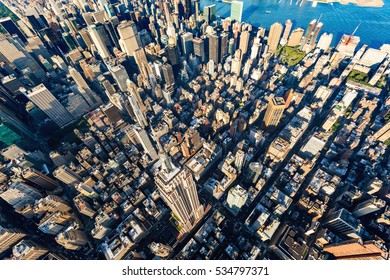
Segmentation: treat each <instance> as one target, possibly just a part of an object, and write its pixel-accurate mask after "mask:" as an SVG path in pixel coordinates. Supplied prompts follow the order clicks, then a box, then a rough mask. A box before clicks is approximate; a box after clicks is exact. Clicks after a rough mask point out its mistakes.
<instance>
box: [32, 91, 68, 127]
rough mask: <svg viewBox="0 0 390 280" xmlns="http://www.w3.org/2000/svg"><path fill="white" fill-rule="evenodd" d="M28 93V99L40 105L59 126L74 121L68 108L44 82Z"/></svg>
mask: <svg viewBox="0 0 390 280" xmlns="http://www.w3.org/2000/svg"><path fill="white" fill-rule="evenodd" d="M26 95H27V97H28V99H30V100H31V101H32V102H33V103H34V104H35V105H36V106H38V108H39V109H41V110H42V111H43V112H44V113H45V114H46V115H47V116H48V117H49V118H50V119H52V120H53V121H54V122H55V123H56V124H57V125H58V126H59V127H64V126H66V125H68V124H70V123H72V122H73V121H74V118H73V117H72V115H71V114H70V113H69V112H68V110H66V109H65V107H64V106H63V105H62V104H61V103H60V102H59V101H58V100H57V98H55V97H54V95H53V94H52V93H51V92H50V91H49V90H48V89H47V88H46V87H45V86H44V85H43V84H40V85H38V86H36V87H35V88H33V89H32V90H31V92H29V93H28V94H26Z"/></svg>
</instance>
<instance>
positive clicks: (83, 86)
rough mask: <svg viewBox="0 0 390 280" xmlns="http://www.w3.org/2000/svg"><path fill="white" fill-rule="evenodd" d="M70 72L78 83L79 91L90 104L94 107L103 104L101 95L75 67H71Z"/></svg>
mask: <svg viewBox="0 0 390 280" xmlns="http://www.w3.org/2000/svg"><path fill="white" fill-rule="evenodd" d="M69 74H70V75H71V76H72V78H73V80H74V81H75V83H76V84H77V88H78V93H79V94H80V95H81V96H82V97H83V98H84V99H85V101H86V102H87V103H88V105H89V106H90V107H92V108H94V107H96V106H97V105H99V104H101V103H102V101H101V99H100V97H99V96H97V95H96V93H95V92H94V91H92V89H91V88H90V87H89V85H88V84H87V82H86V81H85V80H84V78H83V76H82V75H81V74H80V72H79V71H77V70H76V69H75V68H73V67H69Z"/></svg>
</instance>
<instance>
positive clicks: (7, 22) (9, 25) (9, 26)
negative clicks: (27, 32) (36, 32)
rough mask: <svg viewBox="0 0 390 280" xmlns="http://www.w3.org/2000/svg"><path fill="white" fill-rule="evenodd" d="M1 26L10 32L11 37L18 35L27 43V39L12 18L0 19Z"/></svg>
mask: <svg viewBox="0 0 390 280" xmlns="http://www.w3.org/2000/svg"><path fill="white" fill-rule="evenodd" d="M0 24H1V26H2V27H3V28H4V29H5V30H6V31H7V32H8V34H9V35H11V36H14V35H17V36H18V37H19V39H20V40H22V41H23V42H24V43H27V39H26V37H25V36H24V35H23V33H22V32H21V31H20V30H19V28H18V27H17V26H16V24H15V23H14V22H13V21H12V20H11V18H10V17H6V18H2V19H0Z"/></svg>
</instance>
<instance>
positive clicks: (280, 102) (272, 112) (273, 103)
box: [263, 97, 286, 129]
mask: <svg viewBox="0 0 390 280" xmlns="http://www.w3.org/2000/svg"><path fill="white" fill-rule="evenodd" d="M285 107H286V103H285V101H284V99H283V98H282V97H273V98H271V99H270V101H269V102H268V106H267V110H266V111H265V115H264V119H263V125H264V127H265V128H267V129H272V128H275V127H276V126H277V125H278V124H279V121H280V119H281V118H282V116H283V112H284V108H285Z"/></svg>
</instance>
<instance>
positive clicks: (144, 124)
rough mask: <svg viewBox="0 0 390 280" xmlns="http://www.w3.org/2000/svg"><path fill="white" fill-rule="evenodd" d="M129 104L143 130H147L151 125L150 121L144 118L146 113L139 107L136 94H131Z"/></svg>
mask: <svg viewBox="0 0 390 280" xmlns="http://www.w3.org/2000/svg"><path fill="white" fill-rule="evenodd" d="M128 98H129V102H130V106H131V109H132V111H133V114H134V116H135V118H136V120H137V123H138V124H139V125H140V126H141V127H142V128H145V127H147V126H148V125H149V123H148V121H147V120H146V118H145V116H144V113H143V112H142V111H141V109H140V107H139V105H138V102H137V99H136V97H135V96H134V94H132V93H129V96H128Z"/></svg>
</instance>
